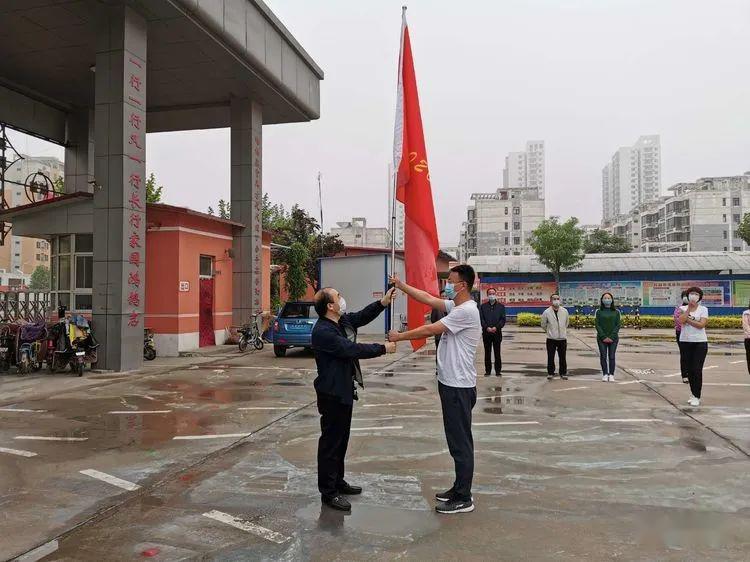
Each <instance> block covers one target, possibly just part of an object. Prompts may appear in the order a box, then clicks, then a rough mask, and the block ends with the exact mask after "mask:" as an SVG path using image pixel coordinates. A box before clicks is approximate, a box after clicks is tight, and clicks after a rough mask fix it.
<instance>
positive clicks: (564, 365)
mask: <svg viewBox="0 0 750 562" xmlns="http://www.w3.org/2000/svg"><path fill="white" fill-rule="evenodd" d="M567 351H568V340H551V339H549V338H547V374H549V375H553V374H555V352H557V357H558V358H559V359H560V374H561V375H567V374H568V361H567V358H566V353H567Z"/></svg>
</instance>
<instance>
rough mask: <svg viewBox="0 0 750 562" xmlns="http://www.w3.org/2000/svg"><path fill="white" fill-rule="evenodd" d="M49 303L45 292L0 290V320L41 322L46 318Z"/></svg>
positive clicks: (48, 297) (48, 296) (47, 294)
mask: <svg viewBox="0 0 750 562" xmlns="http://www.w3.org/2000/svg"><path fill="white" fill-rule="evenodd" d="M49 303H50V295H49V293H47V292H38V291H8V292H0V322H41V321H43V320H46V318H47V311H48V310H49Z"/></svg>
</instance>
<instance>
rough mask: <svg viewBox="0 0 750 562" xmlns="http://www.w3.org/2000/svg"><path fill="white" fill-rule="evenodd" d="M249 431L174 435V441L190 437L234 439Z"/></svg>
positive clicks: (246, 434) (244, 435)
mask: <svg viewBox="0 0 750 562" xmlns="http://www.w3.org/2000/svg"><path fill="white" fill-rule="evenodd" d="M248 435H251V433H218V434H216V435H175V436H174V437H172V440H174V441H188V440H190V439H234V438H237V437H247V436H248Z"/></svg>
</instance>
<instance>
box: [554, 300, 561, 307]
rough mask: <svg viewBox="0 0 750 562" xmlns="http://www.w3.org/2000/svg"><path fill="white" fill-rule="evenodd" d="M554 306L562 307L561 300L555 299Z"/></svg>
mask: <svg viewBox="0 0 750 562" xmlns="http://www.w3.org/2000/svg"><path fill="white" fill-rule="evenodd" d="M552 306H560V300H559V299H554V300H553V301H552Z"/></svg>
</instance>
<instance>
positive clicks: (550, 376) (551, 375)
mask: <svg viewBox="0 0 750 562" xmlns="http://www.w3.org/2000/svg"><path fill="white" fill-rule="evenodd" d="M554 378H555V373H551V374H549V375H547V380H548V381H551V380H552V379H554Z"/></svg>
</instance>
